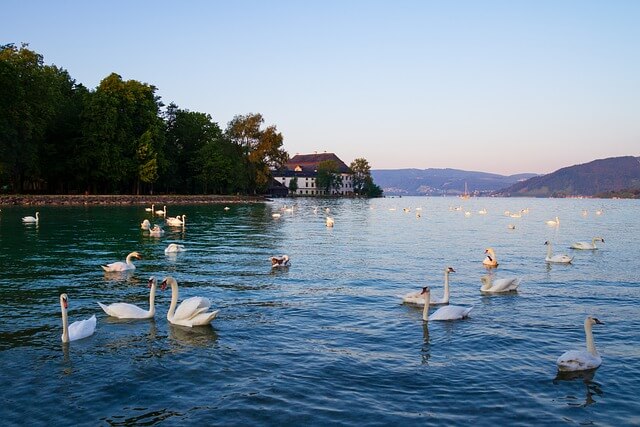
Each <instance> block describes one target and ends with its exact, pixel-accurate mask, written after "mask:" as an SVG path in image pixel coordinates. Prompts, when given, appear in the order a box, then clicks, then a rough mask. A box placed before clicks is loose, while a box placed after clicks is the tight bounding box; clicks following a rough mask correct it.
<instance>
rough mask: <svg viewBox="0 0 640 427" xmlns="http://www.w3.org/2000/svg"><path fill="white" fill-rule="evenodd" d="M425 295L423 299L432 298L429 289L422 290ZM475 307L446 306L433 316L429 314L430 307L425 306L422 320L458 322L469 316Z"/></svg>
mask: <svg viewBox="0 0 640 427" xmlns="http://www.w3.org/2000/svg"><path fill="white" fill-rule="evenodd" d="M422 293H423V294H424V296H423V299H427V298H431V296H430V291H429V288H422ZM472 309H473V307H461V306H459V305H445V306H442V307H440V308H439V309H437V310H436V311H435V312H433V314H431V316H428V314H429V305H428V304H425V305H424V307H423V309H422V320H424V321H425V322H427V321H429V320H458V319H464V318H465V317H468V316H469V312H470V311H471V310H472Z"/></svg>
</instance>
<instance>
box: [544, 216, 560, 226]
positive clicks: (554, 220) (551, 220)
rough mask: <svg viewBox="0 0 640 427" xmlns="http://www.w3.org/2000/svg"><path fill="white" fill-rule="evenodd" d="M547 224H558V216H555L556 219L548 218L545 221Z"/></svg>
mask: <svg viewBox="0 0 640 427" xmlns="http://www.w3.org/2000/svg"><path fill="white" fill-rule="evenodd" d="M547 225H560V218H558V217H556V219H550V220H549V221H547Z"/></svg>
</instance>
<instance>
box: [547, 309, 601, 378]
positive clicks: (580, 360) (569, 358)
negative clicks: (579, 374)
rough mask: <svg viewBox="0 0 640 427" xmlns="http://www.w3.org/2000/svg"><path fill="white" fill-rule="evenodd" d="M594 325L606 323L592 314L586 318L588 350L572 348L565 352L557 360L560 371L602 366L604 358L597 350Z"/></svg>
mask: <svg viewBox="0 0 640 427" xmlns="http://www.w3.org/2000/svg"><path fill="white" fill-rule="evenodd" d="M593 325H604V323H602V322H601V321H599V320H598V319H596V318H595V317H591V316H588V317H587V318H586V319H585V320H584V334H585V336H586V338H587V351H579V350H570V351H567V352H565V353H563V354H562V356H560V357H558V361H557V362H556V364H557V365H558V370H559V371H584V370H587V369H595V368H597V367H598V366H600V364H601V363H602V358H601V357H600V355H599V354H598V352H597V351H596V346H595V344H594V342H593V332H592V331H591V327H592V326H593Z"/></svg>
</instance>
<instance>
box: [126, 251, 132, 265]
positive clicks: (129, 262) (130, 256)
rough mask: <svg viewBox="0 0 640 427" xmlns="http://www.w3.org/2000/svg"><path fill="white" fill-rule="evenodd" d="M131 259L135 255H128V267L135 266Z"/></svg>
mask: <svg viewBox="0 0 640 427" xmlns="http://www.w3.org/2000/svg"><path fill="white" fill-rule="evenodd" d="M131 258H133V255H131V254H129V255H127V259H126V260H125V261H126V263H127V264H128V265H131V264H133V263H132V262H131Z"/></svg>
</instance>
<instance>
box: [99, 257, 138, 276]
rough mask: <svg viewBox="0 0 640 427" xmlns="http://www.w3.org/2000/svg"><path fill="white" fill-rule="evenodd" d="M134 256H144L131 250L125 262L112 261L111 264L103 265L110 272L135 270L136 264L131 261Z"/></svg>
mask: <svg viewBox="0 0 640 427" xmlns="http://www.w3.org/2000/svg"><path fill="white" fill-rule="evenodd" d="M132 258H136V259H140V258H142V255H140V254H139V253H138V252H131V253H130V254H129V255H127V259H126V260H125V262H122V261H117V262H112V263H111V264H107V265H102V266H101V267H102V269H103V270H104V271H106V272H108V273H109V272H113V271H127V270H135V269H136V266H135V265H133V262H131V259H132Z"/></svg>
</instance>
